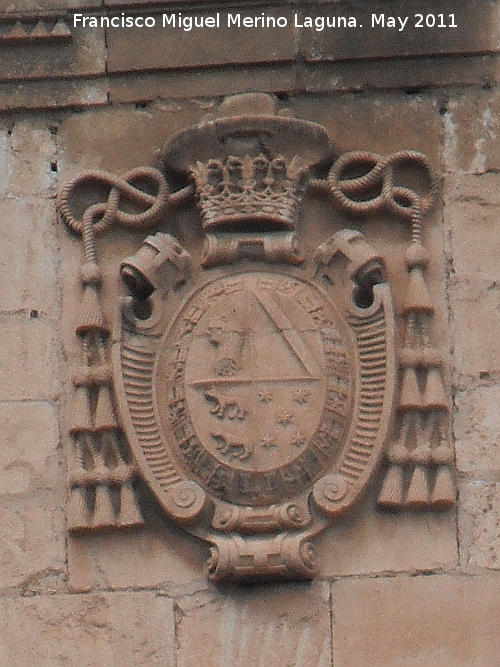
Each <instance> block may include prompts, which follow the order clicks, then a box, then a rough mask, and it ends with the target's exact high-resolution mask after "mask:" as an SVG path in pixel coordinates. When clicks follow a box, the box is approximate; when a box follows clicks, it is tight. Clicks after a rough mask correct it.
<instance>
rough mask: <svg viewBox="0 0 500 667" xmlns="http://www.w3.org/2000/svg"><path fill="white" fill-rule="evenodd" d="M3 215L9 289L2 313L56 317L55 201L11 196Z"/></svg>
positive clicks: (3, 273)
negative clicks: (53, 315) (24, 312)
mask: <svg viewBox="0 0 500 667" xmlns="http://www.w3.org/2000/svg"><path fill="white" fill-rule="evenodd" d="M34 180H35V179H34ZM13 187H15V185H14V184H13ZM2 214H3V222H2V224H3V230H4V235H5V236H4V240H3V242H2V244H1V245H0V281H1V282H2V284H4V285H8V289H7V290H4V294H3V296H2V298H1V300H0V301H1V306H0V307H1V310H3V311H8V312H14V311H18V310H24V311H26V312H27V313H28V314H29V313H31V314H32V318H36V317H38V316H42V317H43V316H44V315H47V314H49V315H50V314H55V313H56V312H58V303H57V296H56V295H57V287H56V284H57V275H56V271H57V269H56V264H57V231H56V221H55V215H54V205H53V201H52V200H48V199H42V198H41V197H39V198H37V197H28V198H21V197H17V196H14V195H10V194H9V195H7V196H5V197H4V199H3V203H2Z"/></svg>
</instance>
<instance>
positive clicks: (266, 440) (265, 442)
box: [260, 434, 276, 449]
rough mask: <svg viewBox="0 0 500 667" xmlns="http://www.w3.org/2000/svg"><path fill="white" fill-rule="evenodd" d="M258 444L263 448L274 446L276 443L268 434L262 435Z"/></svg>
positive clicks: (272, 447) (273, 447)
mask: <svg viewBox="0 0 500 667" xmlns="http://www.w3.org/2000/svg"><path fill="white" fill-rule="evenodd" d="M260 444H261V446H262V447H263V448H264V449H275V448H276V443H275V442H274V439H273V438H272V436H270V435H268V434H266V435H263V436H262V438H261V439H260Z"/></svg>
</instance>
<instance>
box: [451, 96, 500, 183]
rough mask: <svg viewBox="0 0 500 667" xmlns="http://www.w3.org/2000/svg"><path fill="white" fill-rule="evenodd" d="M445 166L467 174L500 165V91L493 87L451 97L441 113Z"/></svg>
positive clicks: (492, 170) (494, 170)
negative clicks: (442, 114)
mask: <svg viewBox="0 0 500 667" xmlns="http://www.w3.org/2000/svg"><path fill="white" fill-rule="evenodd" d="M444 132H445V135H444V138H445V146H446V150H445V152H444V157H445V167H446V168H447V169H448V170H449V171H461V172H465V173H470V174H484V173H487V172H496V171H499V169H500V158H499V155H500V94H499V93H498V91H496V90H484V91H477V90H476V91H474V92H469V93H468V94H467V95H465V94H463V93H462V94H459V95H456V96H455V95H454V96H452V97H451V99H450V101H449V102H448V104H447V112H446V114H445V116H444Z"/></svg>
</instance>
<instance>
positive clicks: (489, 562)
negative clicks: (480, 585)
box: [459, 479, 500, 571]
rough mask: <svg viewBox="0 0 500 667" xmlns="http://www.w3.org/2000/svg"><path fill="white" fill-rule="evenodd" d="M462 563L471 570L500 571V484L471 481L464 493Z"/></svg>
mask: <svg viewBox="0 0 500 667" xmlns="http://www.w3.org/2000/svg"><path fill="white" fill-rule="evenodd" d="M460 498H461V502H460V517H459V519H460V521H459V528H460V534H459V537H460V542H459V546H460V559H461V563H462V565H463V567H464V568H466V569H467V570H472V571H478V570H484V569H488V570H500V484H499V482H497V481H488V480H484V479H476V480H471V481H469V482H467V483H465V482H464V486H463V488H462V490H461V493H460Z"/></svg>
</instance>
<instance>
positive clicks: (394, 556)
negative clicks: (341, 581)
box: [317, 508, 457, 578]
mask: <svg viewBox="0 0 500 667" xmlns="http://www.w3.org/2000/svg"><path fill="white" fill-rule="evenodd" d="M317 545H318V554H319V558H320V564H321V575H322V576H323V577H326V578H332V577H338V576H346V575H357V574H369V573H384V572H385V573H390V572H413V573H415V572H422V571H448V570H450V569H453V568H454V567H456V564H457V546H456V521H455V517H454V513H453V512H450V513H445V514H443V515H439V514H435V513H433V512H428V513H425V512H424V513H411V512H410V513H405V514H395V515H391V514H390V513H384V512H380V511H377V510H376V509H375V508H373V509H371V510H370V511H367V512H366V513H365V515H364V517H363V518H362V519H361V518H359V517H358V518H355V517H354V518H348V519H347V520H344V521H343V522H342V523H341V524H340V525H339V526H336V527H333V528H331V529H330V530H328V532H326V533H325V535H322V536H320V537H319V538H318V539H317Z"/></svg>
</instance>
